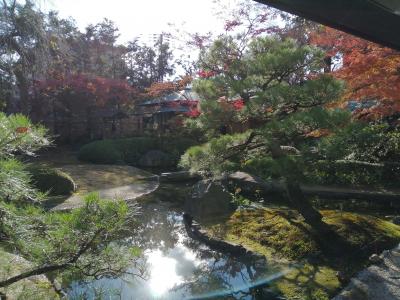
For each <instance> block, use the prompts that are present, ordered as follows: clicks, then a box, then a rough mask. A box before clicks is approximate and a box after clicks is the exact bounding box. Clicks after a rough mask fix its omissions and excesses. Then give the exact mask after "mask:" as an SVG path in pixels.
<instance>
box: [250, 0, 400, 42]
mask: <svg viewBox="0 0 400 300" xmlns="http://www.w3.org/2000/svg"><path fill="white" fill-rule="evenodd" d="M256 1H257V2H260V3H263V4H266V5H269V6H272V7H275V8H277V9H280V10H283V11H287V12H289V13H292V14H295V15H298V16H301V17H304V18H306V19H310V20H313V21H315V22H318V23H321V24H324V25H327V26H329V27H333V28H336V29H339V30H342V31H345V32H348V33H350V34H353V35H356V36H359V37H361V38H364V39H367V40H370V41H373V42H376V43H379V44H382V45H384V46H387V47H391V48H394V49H397V50H400V15H398V14H396V13H394V12H393V11H390V10H389V9H386V8H385V7H383V6H381V5H379V4H377V3H376V2H375V0H256ZM399 1H400V0H399Z"/></svg>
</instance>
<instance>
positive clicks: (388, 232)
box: [206, 208, 400, 300]
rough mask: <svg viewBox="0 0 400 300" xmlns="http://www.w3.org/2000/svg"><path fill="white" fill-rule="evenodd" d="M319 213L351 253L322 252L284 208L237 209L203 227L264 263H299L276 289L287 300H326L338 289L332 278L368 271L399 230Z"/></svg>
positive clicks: (334, 213)
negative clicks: (373, 257) (262, 257)
mask: <svg viewBox="0 0 400 300" xmlns="http://www.w3.org/2000/svg"><path fill="white" fill-rule="evenodd" d="M321 213H322V214H323V216H324V221H325V222H326V223H328V224H329V225H330V226H331V228H332V229H333V230H334V231H335V232H336V233H337V235H338V236H340V238H342V239H343V240H345V241H346V243H347V244H349V245H351V249H355V250H354V251H343V252H342V253H340V255H339V256H337V255H336V257H333V256H332V254H331V253H330V254H329V253H325V252H324V251H323V250H322V249H321V247H320V244H319V243H318V241H317V240H316V239H315V238H314V236H315V235H313V230H312V228H310V226H309V225H307V224H306V223H304V222H303V220H302V218H301V217H300V216H299V215H298V214H297V213H296V212H295V211H292V210H288V209H267V208H266V209H256V210H240V211H237V212H235V213H234V214H233V215H232V216H230V217H229V218H228V219H227V220H225V221H224V222H223V223H216V222H209V223H208V224H206V227H207V229H208V231H209V232H210V234H211V235H214V236H216V237H219V238H222V239H225V240H229V241H231V242H234V243H238V244H242V245H244V246H246V247H247V248H249V249H251V250H253V251H257V252H259V253H261V254H263V255H265V256H267V257H268V258H274V259H278V260H279V259H280V260H285V261H290V262H297V263H299V267H296V268H294V269H293V271H291V272H290V273H289V274H287V275H286V276H285V277H283V278H282V279H280V280H278V281H277V282H275V284H274V288H275V289H276V290H277V291H278V292H279V293H281V294H282V295H284V296H285V297H286V298H288V299H310V300H311V299H329V298H330V297H331V296H332V295H334V294H335V293H336V292H337V290H338V289H339V288H340V286H341V285H340V282H339V281H338V279H337V276H336V273H337V272H338V271H340V272H341V273H342V274H345V276H347V277H348V278H350V276H352V275H353V274H354V273H355V272H356V271H358V270H360V269H362V268H363V267H365V266H366V263H367V261H368V257H369V255H371V254H372V253H379V252H380V251H382V250H384V249H388V248H392V247H394V246H395V245H396V244H397V243H398V242H399V241H400V226H397V225H394V224H392V223H390V222H387V221H384V220H382V219H379V218H376V217H372V216H367V215H360V214H355V213H348V212H339V211H333V210H325V211H321ZM332 247H335V245H332Z"/></svg>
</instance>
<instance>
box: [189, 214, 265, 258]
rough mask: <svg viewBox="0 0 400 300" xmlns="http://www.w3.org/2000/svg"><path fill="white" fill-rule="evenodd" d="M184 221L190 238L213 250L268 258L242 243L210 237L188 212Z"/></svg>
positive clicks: (245, 256) (249, 256) (239, 255)
mask: <svg viewBox="0 0 400 300" xmlns="http://www.w3.org/2000/svg"><path fill="white" fill-rule="evenodd" d="M183 222H184V225H185V229H186V231H187V233H188V236H189V237H190V238H192V239H194V240H197V241H199V242H202V243H203V244H205V245H206V246H208V247H210V248H211V249H213V250H216V251H221V252H224V253H229V254H231V255H233V256H236V257H243V258H246V259H254V260H266V258H265V256H264V255H261V254H259V253H256V252H254V251H251V250H249V249H247V248H245V247H244V246H242V245H238V244H234V243H231V242H227V241H225V240H222V239H218V238H213V237H210V236H209V235H208V233H207V231H206V230H204V229H202V228H201V225H200V224H198V223H196V222H194V221H193V219H192V217H191V216H190V215H189V214H187V213H184V214H183Z"/></svg>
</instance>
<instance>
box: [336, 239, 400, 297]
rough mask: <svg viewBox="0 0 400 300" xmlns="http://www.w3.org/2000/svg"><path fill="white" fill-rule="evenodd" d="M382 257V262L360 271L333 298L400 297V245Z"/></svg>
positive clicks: (385, 252) (384, 253)
mask: <svg viewBox="0 0 400 300" xmlns="http://www.w3.org/2000/svg"><path fill="white" fill-rule="evenodd" d="M380 257H381V259H382V261H381V262H380V263H377V264H374V265H371V266H370V267H368V268H366V269H365V270H363V271H361V272H359V273H358V274H357V275H356V276H355V277H354V278H352V279H351V282H350V284H349V285H348V286H347V287H346V288H345V289H344V290H343V291H342V292H341V293H340V294H339V295H337V296H336V297H334V298H333V300H378V299H379V300H394V299H396V300H397V299H400V245H399V246H398V247H397V248H395V249H393V250H387V251H384V252H383V253H382V254H381V255H380Z"/></svg>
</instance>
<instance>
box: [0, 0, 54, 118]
mask: <svg viewBox="0 0 400 300" xmlns="http://www.w3.org/2000/svg"><path fill="white" fill-rule="evenodd" d="M47 46H48V40H47V35H46V30H45V18H44V15H43V14H42V13H41V12H39V11H37V10H36V9H35V6H34V4H33V2H32V1H29V0H28V1H25V2H24V3H23V4H21V3H20V2H18V1H15V0H9V1H6V0H5V1H3V2H2V3H1V4H0V76H1V83H2V86H3V87H4V88H6V91H3V97H7V98H8V99H7V100H8V101H10V100H11V95H12V94H15V93H16V88H14V85H16V87H17V88H18V92H19V98H20V109H21V111H22V112H24V113H28V112H29V88H30V86H31V83H32V80H33V79H35V78H37V76H38V75H39V74H41V73H42V72H43V69H45V68H46V65H47V64H48V55H49V53H48V47H47ZM4 93H6V94H4ZM9 104H10V105H11V103H9Z"/></svg>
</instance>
